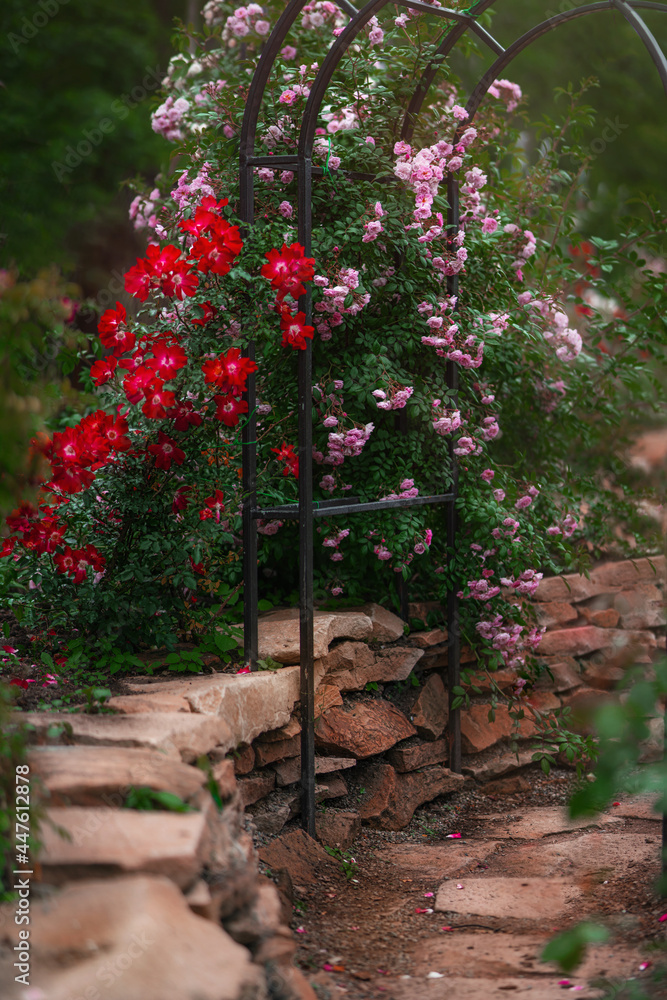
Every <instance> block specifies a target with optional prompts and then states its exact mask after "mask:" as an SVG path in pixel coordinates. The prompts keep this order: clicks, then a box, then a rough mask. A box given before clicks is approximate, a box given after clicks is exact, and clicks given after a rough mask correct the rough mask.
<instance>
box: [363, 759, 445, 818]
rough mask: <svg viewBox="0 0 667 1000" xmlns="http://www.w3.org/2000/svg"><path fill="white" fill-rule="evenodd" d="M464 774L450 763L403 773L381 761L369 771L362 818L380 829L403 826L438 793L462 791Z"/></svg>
mask: <svg viewBox="0 0 667 1000" xmlns="http://www.w3.org/2000/svg"><path fill="white" fill-rule="evenodd" d="M464 780H465V779H464V778H463V776H462V775H460V774H453V773H452V772H451V771H449V770H448V769H447V768H446V767H439V766H437V765H436V766H434V767H428V768H425V769H424V770H423V771H411V772H409V773H407V774H399V773H398V772H397V771H395V770H394V768H393V767H392V766H391V765H390V764H378V765H377V766H376V767H375V768H373V770H372V772H370V773H369V780H368V781H367V783H366V791H365V793H364V796H363V798H362V800H361V803H360V806H359V815H360V816H361V818H362V820H364V821H365V822H366V823H368V824H369V826H372V827H375V828H376V829H379V830H402V829H403V828H404V827H405V826H407V825H408V823H409V822H410V820H411V819H412V817H413V815H414V811H415V809H416V808H417V807H418V806H421V805H423V804H424V802H430V801H431V800H432V799H434V798H436V797H437V796H438V795H444V794H445V793H446V792H453V791H458V790H459V789H460V788H461V786H462V784H463V782H464Z"/></svg>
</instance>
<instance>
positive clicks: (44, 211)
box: [0, 0, 667, 512]
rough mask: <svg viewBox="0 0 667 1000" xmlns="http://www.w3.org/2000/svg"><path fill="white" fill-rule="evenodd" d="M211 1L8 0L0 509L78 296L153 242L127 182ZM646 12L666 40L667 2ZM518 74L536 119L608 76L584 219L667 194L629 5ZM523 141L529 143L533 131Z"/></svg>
mask: <svg viewBox="0 0 667 1000" xmlns="http://www.w3.org/2000/svg"><path fill="white" fill-rule="evenodd" d="M201 3H202V4H203V0H201ZM199 6H200V3H199V2H198V0H114V2H112V3H110V2H109V0H64V2H63V0H2V3H1V4H0V127H1V135H2V140H1V144H2V145H1V148H2V152H1V154H0V512H1V511H2V510H3V509H4V510H6V509H7V507H8V505H11V504H13V503H14V501H15V498H16V496H17V495H19V494H20V493H22V492H24V491H25V489H26V487H30V485H31V477H32V481H34V478H35V470H33V471H32V472H31V471H30V469H29V467H28V466H26V465H25V464H24V457H25V454H26V447H27V442H28V440H29V437H30V435H31V434H32V433H34V432H35V430H36V429H37V428H39V426H40V425H41V426H45V425H46V426H49V425H50V426H51V427H53V426H56V425H57V421H58V420H60V421H61V422H63V421H66V420H67V419H68V417H67V414H68V413H71V412H72V407H74V408H76V405H77V396H76V388H77V384H76V351H77V347H78V346H79V345H80V343H81V342H82V339H83V341H85V338H86V336H87V335H88V334H90V333H93V332H94V330H95V322H94V317H93V314H92V313H91V312H90V311H88V312H87V313H85V312H84V313H83V314H81V313H80V314H79V317H78V319H76V318H75V319H74V320H71V314H72V301H71V300H74V301H81V300H84V301H85V300H86V299H94V298H95V296H96V295H97V294H98V292H99V291H100V290H101V289H104V288H109V287H110V283H112V282H113V280H114V277H113V276H114V274H115V281H116V287H117V283H118V277H119V275H120V274H122V272H123V271H124V270H125V269H126V268H127V267H128V266H129V265H130V264H131V263H132V262H133V259H134V257H135V256H136V255H137V254H138V253H141V252H142V246H143V242H142V238H141V237H140V236H137V234H136V233H135V232H134V230H133V229H132V227H131V225H130V223H129V220H128V206H129V203H130V201H131V197H132V195H131V193H130V191H129V190H128V188H127V187H123V182H125V181H127V180H128V179H131V178H136V177H143V178H145V179H147V180H150V179H151V178H152V177H153V176H155V174H156V173H157V172H158V171H159V170H161V169H165V168H166V167H167V165H168V162H169V155H170V148H171V147H170V146H169V144H168V143H167V142H166V141H165V140H164V139H163V138H162V137H160V136H157V135H155V134H154V133H153V131H152V129H151V125H150V111H151V110H152V108H154V107H155V105H156V104H157V103H158V84H159V80H160V79H161V78H162V76H163V75H164V73H165V71H166V68H167V64H168V61H169V58H170V56H171V55H172V54H173V52H174V48H173V46H172V33H173V31H174V27H175V24H176V22H177V21H178V20H182V21H184V22H185V23H186V24H191V23H196V21H197V19H198V8H199ZM576 6H580V4H578V3H576V2H571V0H549V2H548V3H546V4H545V3H544V2H542V0H498V3H497V4H496V6H495V8H494V16H493V27H492V30H493V33H494V34H495V35H496V36H497V37H498V39H499V40H500V41H501V42H503V43H504V44H508V43H510V42H511V41H512V40H513V39H514V38H516V37H517V36H518V35H520V34H522V33H523V31H524V30H526V28H528V27H529V26H531V25H533V24H535V23H537V22H539V21H541V20H543V19H544V18H545V17H547V16H549V15H553V14H556V13H558V12H560V11H564V10H568V9H571V8H573V7H576ZM645 17H646V21H647V23H648V24H649V26H650V27H651V29H652V30H653V31H654V33H655V34H656V36H657V38H658V39H659V40H660V41H661V42H662V43H663V44H664V45H665V46H666V47H667V16H665V15H660V14H658V13H655V12H651V11H648V12H646V13H645ZM486 65H488V61H487V63H486ZM484 66H485V63H484V61H483V60H482V59H476V58H473V57H471V58H470V59H465V60H464V59H463V58H460V59H459V60H458V62H457V63H456V69H457V70H458V71H459V72H460V74H461V75H462V77H463V78H464V79H465V80H467V81H471V82H472V81H473V80H474V79H476V78H477V77H478V76H479V74H480V72H481V70H483V68H484ZM506 75H507V76H508V77H509V78H510V79H512V80H515V81H517V82H518V83H519V84H520V85H521V87H522V88H523V90H524V93H525V94H526V95H527V96H528V97H529V101H530V103H529V113H530V117H531V119H532V120H536V119H538V118H540V117H541V116H543V115H545V114H546V115H551V114H553V110H554V98H553V90H554V87H556V86H558V85H561V86H565V85H567V83H568V82H569V81H572V82H574V83H578V82H579V81H580V80H581V79H582V78H584V77H590V76H596V77H598V78H599V81H600V87H599V89H596V90H592V91H591V92H590V93H589V95H588V102H589V103H592V104H594V105H595V106H596V108H597V109H598V112H599V119H598V123H597V125H596V126H595V127H594V128H593V129H592V130H591V134H590V137H588V139H587V141H588V142H591V143H594V144H595V145H594V147H593V148H594V149H595V150H598V149H600V141H601V136H602V134H603V130H604V129H605V125H606V123H607V122H608V120H609V121H611V122H612V123H614V124H615V125H616V132H615V135H614V138H613V140H611V141H606V140H602V145H603V146H604V149H602V150H601V151H600V153H599V155H596V156H595V157H594V160H593V162H592V165H591V169H590V173H589V175H588V176H587V177H586V179H585V180H586V185H587V188H588V190H589V192H590V195H591V201H590V203H589V208H588V209H587V211H586V213H585V214H584V215H582V226H583V227H586V226H589V225H590V226H594V228H595V230H596V231H597V232H598V233H599V234H600V235H610V234H611V233H613V230H614V226H615V219H616V218H617V217H618V215H619V213H620V212H622V211H623V210H624V209H626V208H627V207H628V205H629V206H630V207H631V210H635V209H633V207H632V206H633V199H635V198H637V196H638V195H639V194H640V193H641V192H646V193H649V194H652V195H653V196H655V197H656V198H658V199H660V200H661V201H662V202H663V204H664V202H665V193H664V182H663V176H664V160H665V152H666V145H667V144H666V142H665V135H666V128H665V125H666V123H667V97H666V96H665V94H664V91H663V89H662V86H661V84H660V80H659V77H658V74H657V71H656V69H655V67H654V65H653V64H652V62H651V60H650V58H649V57H648V55H647V54H646V52H645V50H644V48H643V46H642V44H641V42H640V41H639V39H638V38H637V36H636V35H635V33H634V31H633V30H632V28H631V27H630V26H629V25H628V24H627V23H626V22H625V21H624V20H623V18H622V17H621V15H620V14H619V13H617V12H613V11H608V12H604V13H602V14H596V15H592V16H589V17H587V18H582V19H580V20H578V21H574V22H573V23H571V24H569V25H566V26H565V27H561V28H559V29H558V30H557V31H554V32H551V33H550V34H549V35H547V36H546V37H544V38H542V39H540V40H538V41H537V42H536V43H535V44H534V45H533V46H532V47H531V48H530V49H529V50H528V51H526V52H524V53H523V54H522V55H521V56H520V57H519V58H518V59H517V60H516V62H515V63H514V64H513V65H512V66H511V67H510V68H509V69H508V70H507V72H506ZM103 121H106V123H107V124H106V125H105V126H104V129H105V130H106V131H104V133H103V132H102V128H101V122H103ZM605 134H607V135H608V134H609V130H608V129H607V131H606V133H605ZM525 141H526V148H527V150H528V151H530V147H531V145H533V146H534V144H535V138H534V134H533V133H531V132H530V130H527V132H526V140H525ZM82 144H83V145H82ZM77 147H78V148H79V152H77ZM88 147H90V149H89V151H87V150H88ZM82 149H83V150H86V152H85V155H81V154H80V150H82ZM63 300H64V301H63ZM68 320H69V321H68ZM79 405H80V403H79ZM33 484H34V482H33Z"/></svg>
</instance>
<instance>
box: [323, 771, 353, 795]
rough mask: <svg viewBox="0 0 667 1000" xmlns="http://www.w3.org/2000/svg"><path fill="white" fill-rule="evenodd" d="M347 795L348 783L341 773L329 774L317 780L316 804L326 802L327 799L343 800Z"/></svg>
mask: <svg viewBox="0 0 667 1000" xmlns="http://www.w3.org/2000/svg"><path fill="white" fill-rule="evenodd" d="M347 793H348V787H347V783H346V781H345V778H344V777H343V775H342V774H341V773H340V772H336V773H335V774H327V775H325V776H324V777H323V778H318V779H317V784H316V786H315V801H316V802H326V801H327V799H341V798H343V796H344V795H347Z"/></svg>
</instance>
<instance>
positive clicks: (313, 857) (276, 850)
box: [258, 830, 338, 885]
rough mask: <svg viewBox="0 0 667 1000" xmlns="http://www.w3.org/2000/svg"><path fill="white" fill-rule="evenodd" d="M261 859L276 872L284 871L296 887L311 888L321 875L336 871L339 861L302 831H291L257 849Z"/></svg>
mask: <svg viewBox="0 0 667 1000" xmlns="http://www.w3.org/2000/svg"><path fill="white" fill-rule="evenodd" d="M258 853H259V857H260V859H261V860H262V861H263V862H264V864H265V865H268V866H269V868H270V869H271V870H272V871H274V872H279V871H280V870H281V869H282V868H285V869H286V870H287V871H288V873H289V876H290V878H291V880H292V882H293V883H294V885H312V884H313V883H314V882H317V880H318V879H319V878H321V876H322V874H328V875H331V874H334V873H335V872H337V867H338V866H337V865H336V862H335V861H334V860H333V859H332V858H331V857H330V856H329V855H328V854H327V852H326V851H325V850H324V848H323V847H321V846H320V845H319V844H318V843H317V841H316V840H313V838H312V837H309V836H308V834H307V833H305V832H304V831H303V830H292V831H290V833H286V834H283V835H282V836H280V837H278V838H277V839H276V840H274V841H272V842H271V843H270V844H265V845H263V846H260V847H259V848H258Z"/></svg>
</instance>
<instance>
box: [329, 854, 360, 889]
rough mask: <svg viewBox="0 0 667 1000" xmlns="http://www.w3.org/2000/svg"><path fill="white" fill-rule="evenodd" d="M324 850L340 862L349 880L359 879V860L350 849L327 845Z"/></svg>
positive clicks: (356, 880) (355, 880)
mask: <svg viewBox="0 0 667 1000" xmlns="http://www.w3.org/2000/svg"><path fill="white" fill-rule="evenodd" d="M324 850H325V851H326V852H327V854H330V855H331V857H332V858H335V859H336V861H339V862H340V870H341V871H342V873H343V875H344V876H345V878H346V879H347V880H348V882H358V881H359V880H358V879H357V877H356V876H357V875H358V874H359V868H358V862H357V861H355V859H354V858H353V857H352V855H351V854H350V852H349V851H344V850H343V849H342V848H341V847H327V846H326V845H325V847H324Z"/></svg>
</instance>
